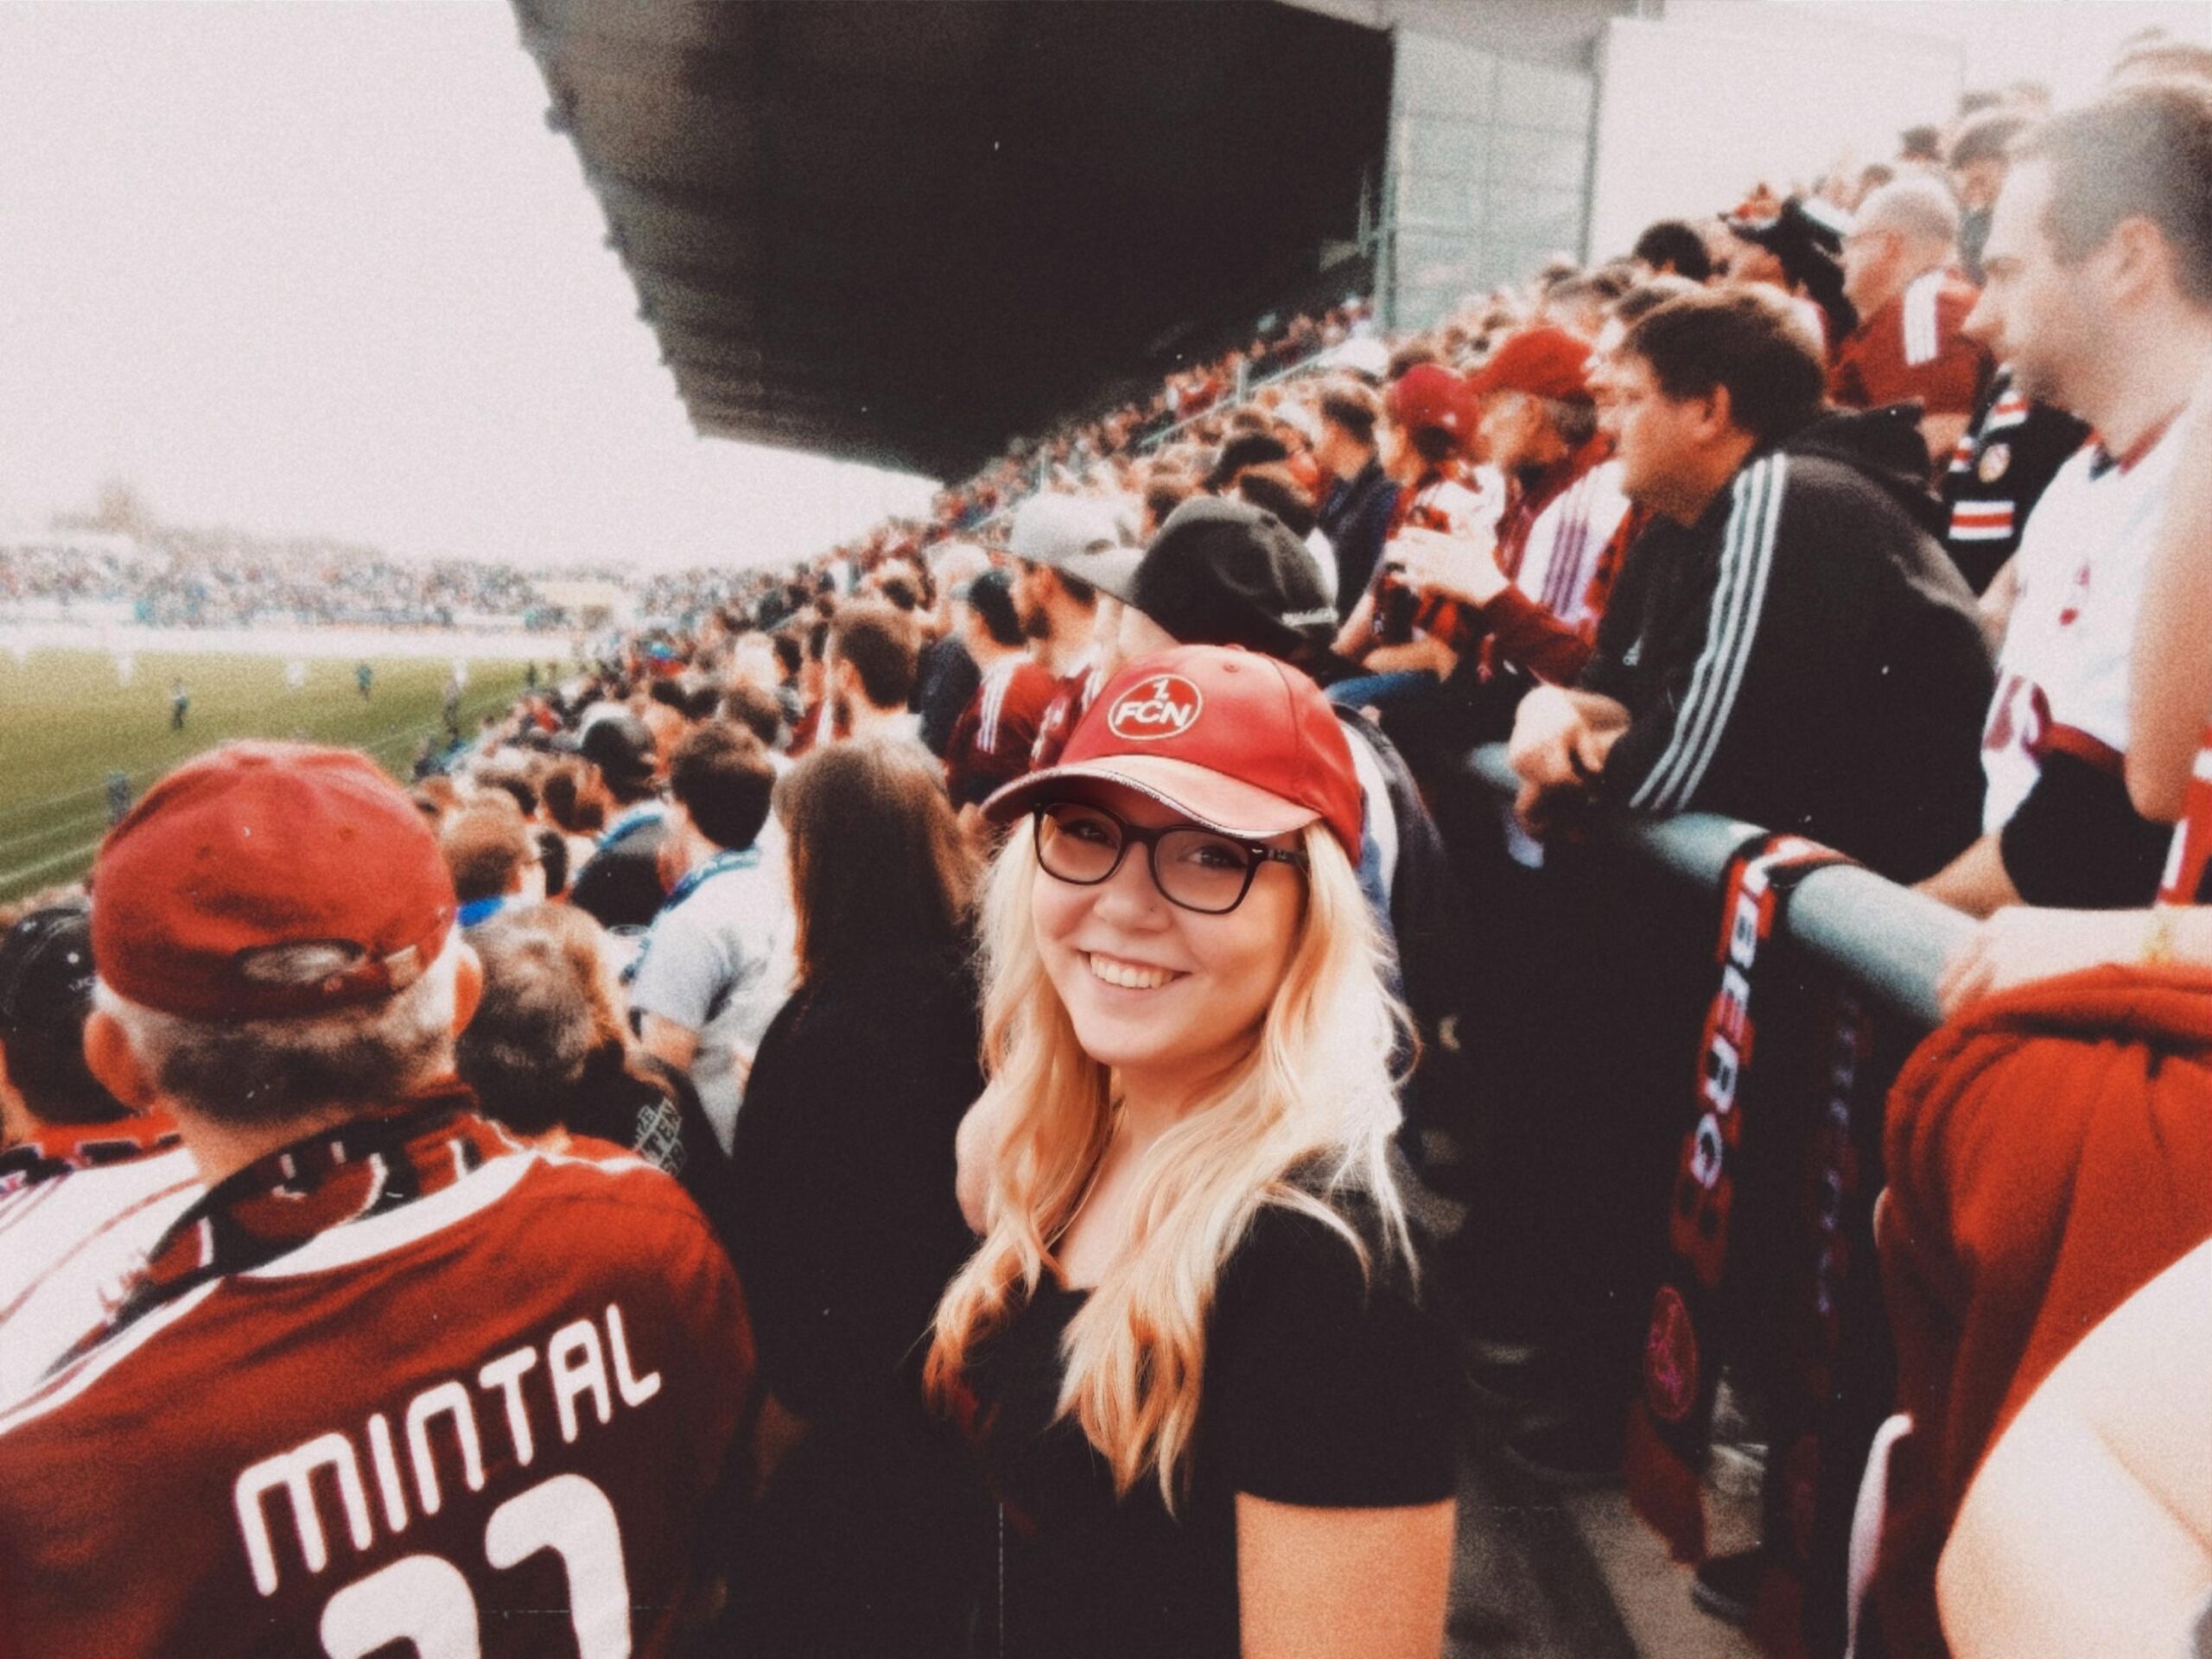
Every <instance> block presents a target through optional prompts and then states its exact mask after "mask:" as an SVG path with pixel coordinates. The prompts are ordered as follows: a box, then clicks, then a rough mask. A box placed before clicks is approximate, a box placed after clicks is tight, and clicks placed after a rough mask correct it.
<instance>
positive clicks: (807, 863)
mask: <svg viewBox="0 0 2212 1659" xmlns="http://www.w3.org/2000/svg"><path fill="white" fill-rule="evenodd" d="M777 812H778V816H779V818H780V820H781V821H782V823H783V827H784V829H785V832H786V834H787V836H788V840H789V848H790V854H789V856H790V867H791V889H792V897H793V901H794V908H795V910H796V912H797V917H798V952H797V954H798V964H799V972H798V989H797V990H796V991H795V992H794V993H793V994H792V995H791V1000H790V1001H788V1002H787V1003H785V1006H784V1007H783V1009H782V1011H781V1012H780V1013H779V1014H777V1016H776V1019H775V1021H774V1023H773V1024H772V1025H771V1026H770V1027H768V1030H767V1032H766V1034H765V1035H764V1036H763V1037H762V1039H761V1042H760V1052H759V1053H758V1055H757V1056H756V1057H755V1058H754V1060H753V1074H752V1077H751V1078H750V1080H749V1081H748V1082H747V1086H746V1096H745V1109H744V1110H743V1111H742V1112H741V1113H740V1114H739V1116H738V1120H737V1136H736V1142H735V1146H734V1150H733V1153H732V1163H733V1166H734V1183H733V1189H732V1190H733V1195H734V1206H733V1207H734V1215H735V1219H736V1230H735V1234H734V1246H735V1248H734V1255H735V1257H736V1260H737V1265H738V1271H739V1274H741V1277H742V1278H743V1280H744V1281H745V1287H746V1294H747V1300H748V1301H749V1302H750V1303H751V1306H752V1312H753V1322H754V1330H755V1333H756V1335H757V1337H758V1339H759V1343H760V1367H761V1374H762V1376H763V1377H764V1378H765V1379H766V1383H767V1387H768V1391H769V1395H770V1397H769V1399H768V1400H767V1402H766V1404H765V1405H764V1407H763V1408H762V1414H761V1428H760V1448H759V1449H760V1464H761V1466H762V1468H763V1470H764V1471H765V1473H766V1491H764V1493H763V1505H764V1507H763V1513H762V1516H761V1525H760V1536H759V1538H758V1539H757V1540H756V1541H755V1545H754V1548H753V1550H752V1551H751V1552H749V1554H748V1557H747V1562H748V1566H747V1576H748V1580H749V1582H750V1584H751V1586H753V1590H752V1592H751V1593H750V1595H749V1597H748V1599H749V1602H750V1604H751V1605H750V1606H749V1609H748V1611H747V1618H748V1622H749V1623H750V1624H751V1626H752V1630H751V1636H752V1645H751V1646H750V1647H749V1648H748V1649H747V1651H748V1652H753V1653H758V1654H764V1655H775V1654H794V1655H805V1656H808V1659H817V1656H823V1659H828V1656H840V1655H847V1654H851V1655H861V1654H867V1655H871V1656H873V1655H878V1654H887V1653H897V1654H901V1655H931V1654H938V1653H945V1654H950V1653H957V1652H958V1651H959V1650H960V1642H959V1639H958V1630H957V1621H958V1618H959V1614H960V1610H961V1606H962V1603H963V1579H964V1577H965V1576H966V1575H965V1573H963V1570H962V1563H961V1562H960V1561H959V1560H957V1558H956V1557H954V1556H953V1555H952V1554H950V1551H951V1550H952V1549H953V1548H956V1547H957V1542H958V1541H960V1540H962V1539H963V1538H966V1537H980V1535H981V1526H982V1516H981V1512H980V1510H977V1512H976V1515H975V1516H973V1517H972V1519H970V1520H969V1522H967V1523H965V1524H963V1513H962V1510H961V1507H960V1506H961V1505H962V1503H963V1502H964V1501H967V1499H966V1495H967V1494H968V1492H969V1491H970V1490H971V1483H970V1482H969V1480H968V1479H967V1478H965V1475H964V1468H963V1454H962V1452H961V1448H960V1446H959V1445H958V1443H957V1440H954V1439H953V1438H952V1436H951V1434H950V1431H949V1430H948V1429H947V1428H946V1427H944V1425H943V1424H941V1423H939V1422H938V1421H936V1420H935V1419H934V1418H933V1417H931V1415H930V1414H928V1413H927V1412H926V1411H925V1408H924V1406H923V1404H922V1398H921V1388H920V1359H921V1354H922V1351H923V1350H924V1349H925V1347H926V1346H927V1339H928V1332H929V1328H930V1320H931V1313H932V1312H933V1310H934V1309H935V1307H936V1306H937V1300H938V1295H939V1294H941V1293H942V1292H943V1290H944V1286H945V1283H946V1281H949V1280H950V1278H951V1276H952V1274H953V1273H954V1271H955V1270H956V1269H957V1268H958V1267H959V1265H960V1263H961V1261H962V1259H963V1257H964V1256H965V1255H967V1253H968V1250H969V1247H970V1245H971V1243H973V1241H972V1239H971V1237H970V1236H969V1232H968V1230H967V1226H966V1224H965V1223H964V1222H963V1220H962V1219H961V1216H960V1211H959V1207H958V1205H957V1202H956V1201H955V1199H954V1196H953V1162H954V1153H953V1143H954V1137H955V1135H956V1132H957V1128H958V1126H959V1122H960V1118H961V1116H962V1114H963V1112H964V1111H965V1110H966V1109H967V1108H968V1106H969V1103H971V1102H973V1101H974V1099H975V1098H976V1096H977V1095H978V1094H979V1093H980V1092H982V1076H981V1075H980V1072H979V1071H978V1069H977V1052H978V1050H979V1047H980V1043H981V1033H980V1027H979V1022H978V1015H977V1012H976V990H975V984H974V981H973V978H972V976H971V974H970V970H969V960H968V958H969V943H968V935H967V925H968V908H969V897H970V894H971V891H972V888H973V885H974V880H975V870H974V866H973V863H972V861H971V858H970V855H969V852H968V850H967V848H966V846H965V844H964V842H963V839H962V837H961V835H960V832H959V829H958V826H957V823H956V822H955V820H954V818H953V815H952V809H951V807H950V805H949V804H947V802H946V799H945V795H944V785H943V784H942V782H941V781H940V779H939V777H938V770H937V766H936V764H935V762H934V761H933V760H931V757H930V755H929V754H928V753H926V752H925V751H924V750H923V749H922V748H921V747H919V746H918V745H916V744H912V743H902V742H890V741H880V740H874V739H862V740H858V741H851V742H846V743H837V744H832V745H829V746H826V747H823V748H821V749H819V750H817V752H815V753H812V754H810V755H809V756H807V758H806V759H805V760H802V761H801V762H800V763H799V764H798V766H795V767H793V768H792V770H791V772H790V773H789V775H788V776H786V777H785V779H784V780H783V783H782V784H781V785H780V786H779V790H778V792H777Z"/></svg>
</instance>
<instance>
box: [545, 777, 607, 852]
mask: <svg viewBox="0 0 2212 1659" xmlns="http://www.w3.org/2000/svg"><path fill="white" fill-rule="evenodd" d="M538 798H539V801H540V803H541V804H542V807H543V811H544V814H545V818H546V821H547V822H548V823H550V825H551V826H552V827H553V829H556V831H558V832H559V834H560V836H561V839H562V841H563V842H564V843H565V844H566V845H567V847H568V849H569V868H570V869H571V870H581V869H582V868H583V865H584V862H585V861H586V860H588V859H589V858H590V857H591V855H592V854H593V853H594V851H595V850H597V848H598V842H599V837H600V836H601V834H602V833H604V831H605V830H606V829H607V808H606V805H605V804H604V803H603V802H602V801H601V799H600V798H599V797H598V796H597V794H596V793H595V792H594V790H593V788H592V779H590V777H589V776H588V774H587V772H586V771H585V767H584V765H583V763H582V761H578V760H561V761H556V762H555V763H554V765H553V766H550V767H549V768H548V769H547V771H546V773H545V776H544V778H543V779H542V780H540V782H539V784H538Z"/></svg>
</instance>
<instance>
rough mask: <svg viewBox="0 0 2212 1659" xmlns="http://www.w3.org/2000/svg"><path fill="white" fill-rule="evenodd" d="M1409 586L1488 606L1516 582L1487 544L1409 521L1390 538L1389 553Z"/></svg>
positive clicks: (1392, 561)
mask: <svg viewBox="0 0 2212 1659" xmlns="http://www.w3.org/2000/svg"><path fill="white" fill-rule="evenodd" d="M1387 557H1388V559H1389V563H1392V564H1395V566H1397V568H1398V570H1399V573H1400V575H1401V577H1402V580H1403V581H1404V582H1405V584H1406V586H1407V587H1408V588H1414V589H1416V590H1418V591H1421V592H1424V593H1440V594H1445V595H1446V596H1447V597H1449V598H1452V599H1457V600H1461V601H1465V602H1466V603H1467V604H1470V605H1487V604H1489V603H1490V602H1491V601H1492V600H1493V599H1496V598H1497V596H1498V595H1499V594H1502V593H1503V592H1504V591H1505V590H1506V589H1507V588H1510V587H1511V586H1512V585H1513V584H1512V583H1511V582H1510V581H1508V580H1507V578H1506V575H1505V572H1504V571H1503V570H1501V569H1498V568H1497V553H1496V551H1495V550H1493V549H1492V548H1491V546H1490V545H1489V544H1488V543H1485V542H1482V541H1478V540H1477V539H1476V538H1475V537H1471V536H1455V535H1452V534H1451V533H1450V532H1449V531H1440V530H1423V529H1421V527H1420V526H1418V525H1414V524H1408V526H1406V528H1405V529H1403V530H1402V531H1399V532H1398V533H1397V534H1396V535H1395V536H1394V537H1391V538H1390V546H1389V553H1388V554H1387Z"/></svg>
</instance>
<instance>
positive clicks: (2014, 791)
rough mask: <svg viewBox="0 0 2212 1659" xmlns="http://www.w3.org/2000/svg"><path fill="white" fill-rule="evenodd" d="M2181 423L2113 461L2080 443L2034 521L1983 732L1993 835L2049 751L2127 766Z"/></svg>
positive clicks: (2018, 561) (1986, 819)
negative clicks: (2134, 672)
mask: <svg viewBox="0 0 2212 1659" xmlns="http://www.w3.org/2000/svg"><path fill="white" fill-rule="evenodd" d="M2177 425H2178V423H2176V424H2175V425H2170V426H2169V427H2168V428H2167V429H2165V430H2164V432H2163V433H2161V434H2159V435H2158V436H2157V437H2156V438H2155V439H2153V440H2152V442H2150V443H2149V444H2148V445H2147V446H2139V450H2140V451H2141V453H2139V454H2135V455H2132V456H2128V457H2126V458H2123V459H2121V460H2118V461H2115V460H2114V459H2113V457H2112V456H2111V455H2109V454H2107V453H2106V452H2105V450H2104V449H2103V448H2101V446H2100V445H2097V444H2089V445H2087V446H2085V447H2084V448H2082V449H2081V450H2080V451H2079V452H2078V453H2076V454H2075V456H2074V457H2073V459H2072V460H2070V461H2068V462H2067V463H2066V464H2065V465H2064V466H2063V467H2060V468H2059V470H2058V475H2057V477H2056V478H2054V479H2053V480H2051V481H2050V488H2049V489H2047V490H2045V491H2044V493H2043V499H2042V500H2041V501H2039V502H2037V504H2036V510H2035V514H2034V516H2033V517H2032V518H2030V519H2029V520H2028V526H2027V529H2026V531H2025V532H2024V534H2023V535H2022V536H2021V538H2020V550H2019V552H2018V554H2017V555H2015V556H2014V559H2013V569H2014V576H2015V580H2016V582H2017V583H2018V591H2017V593H2016V594H2015V596H2014V599H2013V601H2012V620H2010V622H2009V623H2008V624H2007V625H2006V626H2005V644H2004V646H2003V648H2002V649H2001V650H2000V651H1999V652H1998V657H1997V695H1996V696H1995V698H1994V699H1993V701H1992V702H1991V704H1990V709H1989V721H1988V724H1987V725H1986V727H1985V728H1983V732H1982V743H1981V758H1982V771H1983V774H1984V776H1985V778H1986V780H1987V784H1988V788H1987V791H1986V794H1985V795H1984V797H1983V802H1982V826H1983V828H1984V829H1985V830H1986V831H1987V832H1988V833H1990V834H1995V833H1996V832H1997V831H1998V830H1999V829H2003V828H2004V826H2005V824H2006V823H2008V822H2009V821H2010V820H2011V818H2012V815H2013V813H2014V812H2016V811H2018V810H2019V806H2020V803H2021V802H2022V801H2024V800H2025V799H2026V798H2027V795H2028V791H2030V790H2031V789H2032V788H2034V787H2035V782H2036V779H2037V776H2038V775H2039V774H2040V772H2041V771H2042V765H2043V758H2044V755H2046V754H2048V753H2052V752H2054V751H2059V752H2063V753H2069V754H2072V755H2074V756H2075V757H2077V758H2079V759H2081V760H2085V761H2088V763H2089V764H2091V765H2093V766H2097V767H2098V768H2100V769H2101V770H2103V771H2106V772H2119V771H2120V769H2121V767H2122V766H2124V765H2125V763H2126V756H2127V696H2128V657H2129V653H2130V652H2131V651H2132V649H2133V644H2134V633H2135V617H2136V613H2137V611H2138V610H2139V608H2140V606H2141V603H2142V597H2143V581H2144V577H2145V573H2146V572H2147V570H2148V569H2149V567H2150V563H2151V555H2152V547H2153V545H2154V543H2156V541H2157V538H2158V522H2159V519H2160V518H2161V517H2162V516H2163V514H2164V510H2165V503H2166V496H2167V493H2168V491H2169V489H2170V488H2171V485H2172V482H2173V475H2174V466H2175V461H2176V457H2177V454H2179V451H2180V448H2181V446H2180V442H2179V439H2178V437H2177Z"/></svg>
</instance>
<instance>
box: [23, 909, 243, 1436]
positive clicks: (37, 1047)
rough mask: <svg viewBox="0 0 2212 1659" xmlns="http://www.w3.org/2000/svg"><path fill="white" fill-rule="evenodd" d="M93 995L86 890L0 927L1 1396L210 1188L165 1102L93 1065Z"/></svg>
mask: <svg viewBox="0 0 2212 1659" xmlns="http://www.w3.org/2000/svg"><path fill="white" fill-rule="evenodd" d="M91 1012H92V922H91V919H90V918H89V916H88V914H87V912H86V906H85V905H84V903H83V901H82V900H70V901H67V902H64V903H61V904H54V905H43V906H39V907H37V908H35V909H34V910H31V911H29V912H26V913H25V914H24V915H22V916H21V917H19V918H16V922H15V924H14V925H13V926H11V927H10V928H9V929H8V930H7V931H6V933H5V934H0V1235H3V1236H5V1237H6V1239H7V1249H5V1250H0V1408H4V1407H5V1406H7V1405H8V1404H9V1403H10V1402H12V1401H14V1400H16V1399H18V1398H20V1397H21V1396H22V1395H24V1394H26V1393H28V1392H29V1390H30V1389H31V1388H32V1387H33V1386H34V1385H35V1383H37V1382H38V1380H39V1379H40V1377H41V1376H44V1375H45V1373H46V1370H47V1368H48V1366H50V1365H52V1364H53V1363H54V1361H55V1360H57V1359H59V1358H60V1357H61V1356H62V1355H63V1354H65V1353H67V1351H69V1348H70V1346H71V1344H73V1343H74V1342H76V1340H77V1339H78V1338H80V1337H82V1336H84V1335H85V1334H86V1332H89V1331H92V1330H93V1329H94V1328H96V1327H97V1326H98V1325H99V1323H100V1321H101V1320H102V1319H105V1317H106V1314H107V1309H108V1306H109V1300H110V1298H111V1294H112V1292H113V1287H115V1286H116V1285H118V1284H119V1283H120V1282H121V1281H123V1280H124V1278H126V1277H127V1276H128V1275H129V1274H130V1271H131V1270H132V1269H133V1268H136V1267H137V1263H138V1262H139V1260H140V1258H141V1257H143V1255H144V1254H145V1252H146V1250H147V1249H148V1248H149V1247H150V1246H151V1245H152V1244H153V1243H154V1241H155V1240H156V1239H157V1238H159V1237H160V1236H161V1235H162V1231H163V1230H165V1229H166V1228H167V1227H168V1224H169V1223H170V1222H172V1221H174V1220H175V1218H176V1217H177V1216H178V1214H179V1213H180V1212H181V1211H183V1209H184V1208H185V1207H186V1206H187V1205H189V1204H190V1203H191V1202H192V1201H193V1199H194V1198H197V1197H198V1196H199V1193H200V1179H199V1176H198V1174H197V1173H196V1172H195V1171H194V1167H193V1163H192V1160H191V1159H190V1157H188V1155H187V1154H185V1153H184V1152H183V1151H181V1149H179V1147H178V1145H177V1139H176V1126H175V1123H173V1122H170V1120H169V1118H168V1115H167V1114H165V1113H159V1112H154V1113H143V1114H141V1113H134V1112H132V1111H130V1109H127V1108H126V1107H124V1105H123V1103H121V1102H120V1101H118V1100H117V1099H116V1098H115V1096H112V1095H111V1094H110V1093H108V1091H107V1090H105V1088H103V1087H101V1085H100V1084H99V1081H98V1080H97V1079H96V1078H94V1077H93V1076H92V1072H91V1071H89V1070H87V1069H86V1065H85V1019H86V1015H87V1014H90V1013H91Z"/></svg>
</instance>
